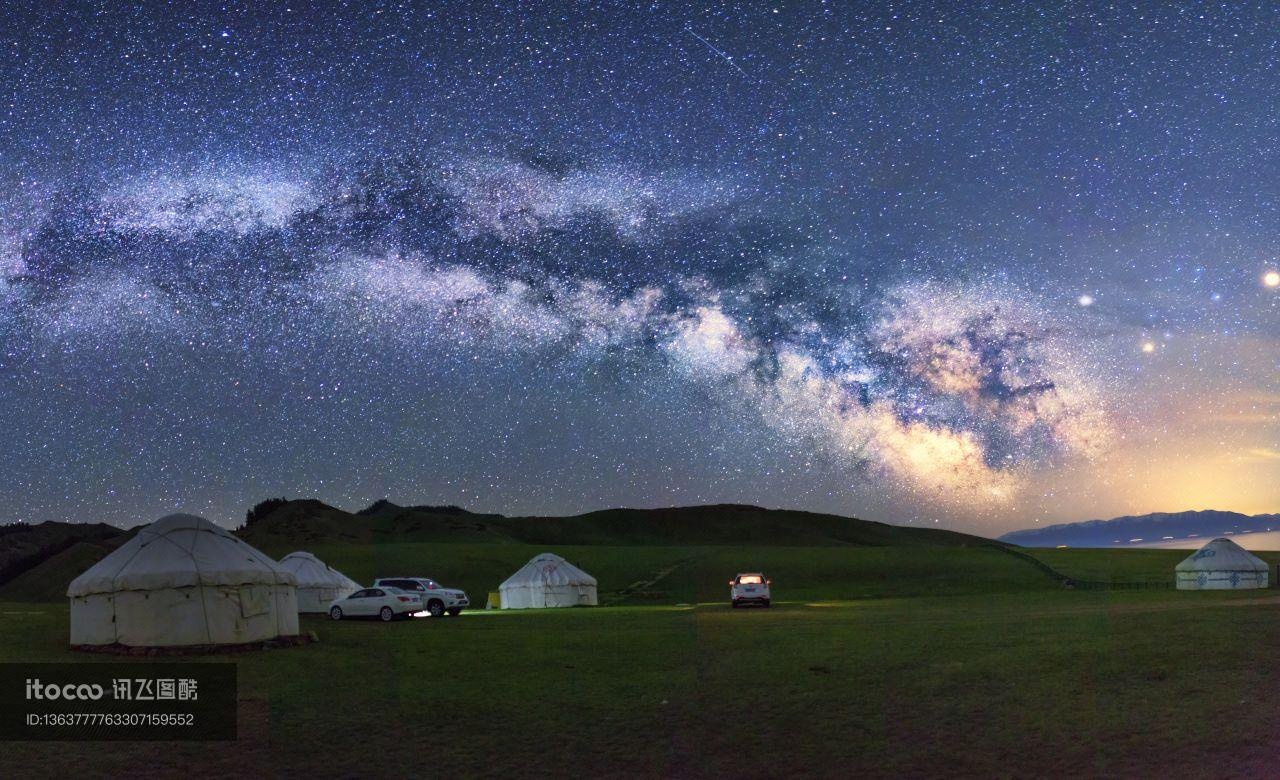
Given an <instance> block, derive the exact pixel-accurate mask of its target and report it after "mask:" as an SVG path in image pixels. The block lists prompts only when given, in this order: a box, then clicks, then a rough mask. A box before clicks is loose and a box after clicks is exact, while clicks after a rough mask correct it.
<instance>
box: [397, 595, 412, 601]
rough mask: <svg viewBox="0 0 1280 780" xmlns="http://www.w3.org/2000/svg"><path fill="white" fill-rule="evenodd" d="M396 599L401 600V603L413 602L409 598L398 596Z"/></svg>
mask: <svg viewBox="0 0 1280 780" xmlns="http://www.w3.org/2000/svg"><path fill="white" fill-rule="evenodd" d="M396 598H398V599H400V600H401V601H406V602H407V601H411V599H410V598H409V597H408V596H396Z"/></svg>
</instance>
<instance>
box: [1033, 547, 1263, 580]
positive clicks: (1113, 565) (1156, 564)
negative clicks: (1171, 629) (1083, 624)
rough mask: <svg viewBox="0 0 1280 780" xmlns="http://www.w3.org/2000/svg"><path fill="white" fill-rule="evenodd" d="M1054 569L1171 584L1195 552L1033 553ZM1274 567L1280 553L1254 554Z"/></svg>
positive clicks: (1080, 575)
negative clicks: (1176, 570) (1176, 573)
mask: <svg viewBox="0 0 1280 780" xmlns="http://www.w3.org/2000/svg"><path fill="white" fill-rule="evenodd" d="M1025 552H1028V553H1030V554H1031V555H1034V556H1035V557H1036V558H1039V559H1040V560H1042V561H1044V562H1045V563H1047V564H1049V565H1050V566H1052V567H1053V568H1055V569H1057V570H1058V571H1060V572H1062V573H1063V574H1065V575H1067V576H1068V577H1073V578H1075V579H1078V580H1092V581H1095V582H1172V581H1173V570H1174V567H1175V566H1177V565H1178V563H1180V562H1181V561H1183V560H1185V559H1186V557H1187V556H1189V555H1191V554H1192V553H1193V552H1195V551H1194V550H1132V549H1126V550H1106V549H1053V550H1045V549H1030V550H1025ZM1253 554H1254V555H1256V556H1258V557H1259V558H1261V559H1263V560H1264V561H1266V562H1267V563H1269V564H1270V565H1271V568H1272V571H1274V570H1275V567H1276V564H1280V552H1254V553H1253Z"/></svg>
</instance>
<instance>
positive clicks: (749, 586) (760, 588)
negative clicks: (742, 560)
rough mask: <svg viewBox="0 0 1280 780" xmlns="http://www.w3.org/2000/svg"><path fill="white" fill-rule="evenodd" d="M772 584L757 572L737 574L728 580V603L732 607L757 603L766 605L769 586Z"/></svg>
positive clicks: (767, 603) (769, 596)
mask: <svg viewBox="0 0 1280 780" xmlns="http://www.w3.org/2000/svg"><path fill="white" fill-rule="evenodd" d="M772 584H773V583H771V582H770V581H769V580H767V579H765V578H764V575H763V574H761V573H759V572H749V573H746V574H739V575H738V576H737V577H734V578H733V579H731V580H729V603H731V604H732V605H733V607H734V609H737V608H738V607H740V606H743V605H744V604H759V605H760V606H762V607H767V606H769V601H770V599H771V595H770V590H769V588H770V586H771V585H772Z"/></svg>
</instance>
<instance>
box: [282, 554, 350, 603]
mask: <svg viewBox="0 0 1280 780" xmlns="http://www.w3.org/2000/svg"><path fill="white" fill-rule="evenodd" d="M280 568H282V569H284V570H285V571H287V572H290V573H291V574H293V576H294V577H297V578H298V611H299V612H328V611H329V602H331V601H333V600H334V599H341V598H346V597H347V596H350V595H351V594H352V593H355V592H356V591H358V590H360V586H359V585H357V584H356V582H355V580H353V579H351V578H350V577H348V576H347V575H345V574H343V573H342V572H340V571H338V570H337V569H335V568H333V567H332V566H329V565H328V564H326V563H325V562H324V561H322V560H320V559H319V558H317V557H316V556H314V555H312V554H311V553H309V552H293V553H289V554H288V555H286V556H284V557H283V558H281V559H280Z"/></svg>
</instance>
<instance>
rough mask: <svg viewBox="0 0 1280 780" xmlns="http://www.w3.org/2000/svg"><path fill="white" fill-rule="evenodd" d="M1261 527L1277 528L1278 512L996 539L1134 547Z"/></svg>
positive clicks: (1208, 514)
mask: <svg viewBox="0 0 1280 780" xmlns="http://www.w3.org/2000/svg"><path fill="white" fill-rule="evenodd" d="M1265 531H1280V514H1271V515H1252V516H1250V515H1243V514H1240V513H1239V512H1221V511H1218V510H1214V509H1205V510H1201V511H1195V512H1153V513H1151V514H1149V515H1128V516H1125V517H1117V518H1114V519H1112V520H1088V521H1085V522H1080V523H1062V524H1060V525H1050V526H1045V527H1044V528H1028V529H1026V530H1023V531H1014V532H1012V533H1007V534H1005V535H1004V536H1001V537H1000V541H1002V542H1009V543H1010V544H1017V545H1021V546H1023V547H1060V546H1064V545H1065V546H1067V547H1134V546H1144V545H1150V544H1156V543H1160V542H1172V541H1176V540H1184V539H1204V540H1205V541H1208V540H1210V539H1213V538H1215V537H1218V536H1229V535H1234V534H1246V533H1258V532H1265Z"/></svg>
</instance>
